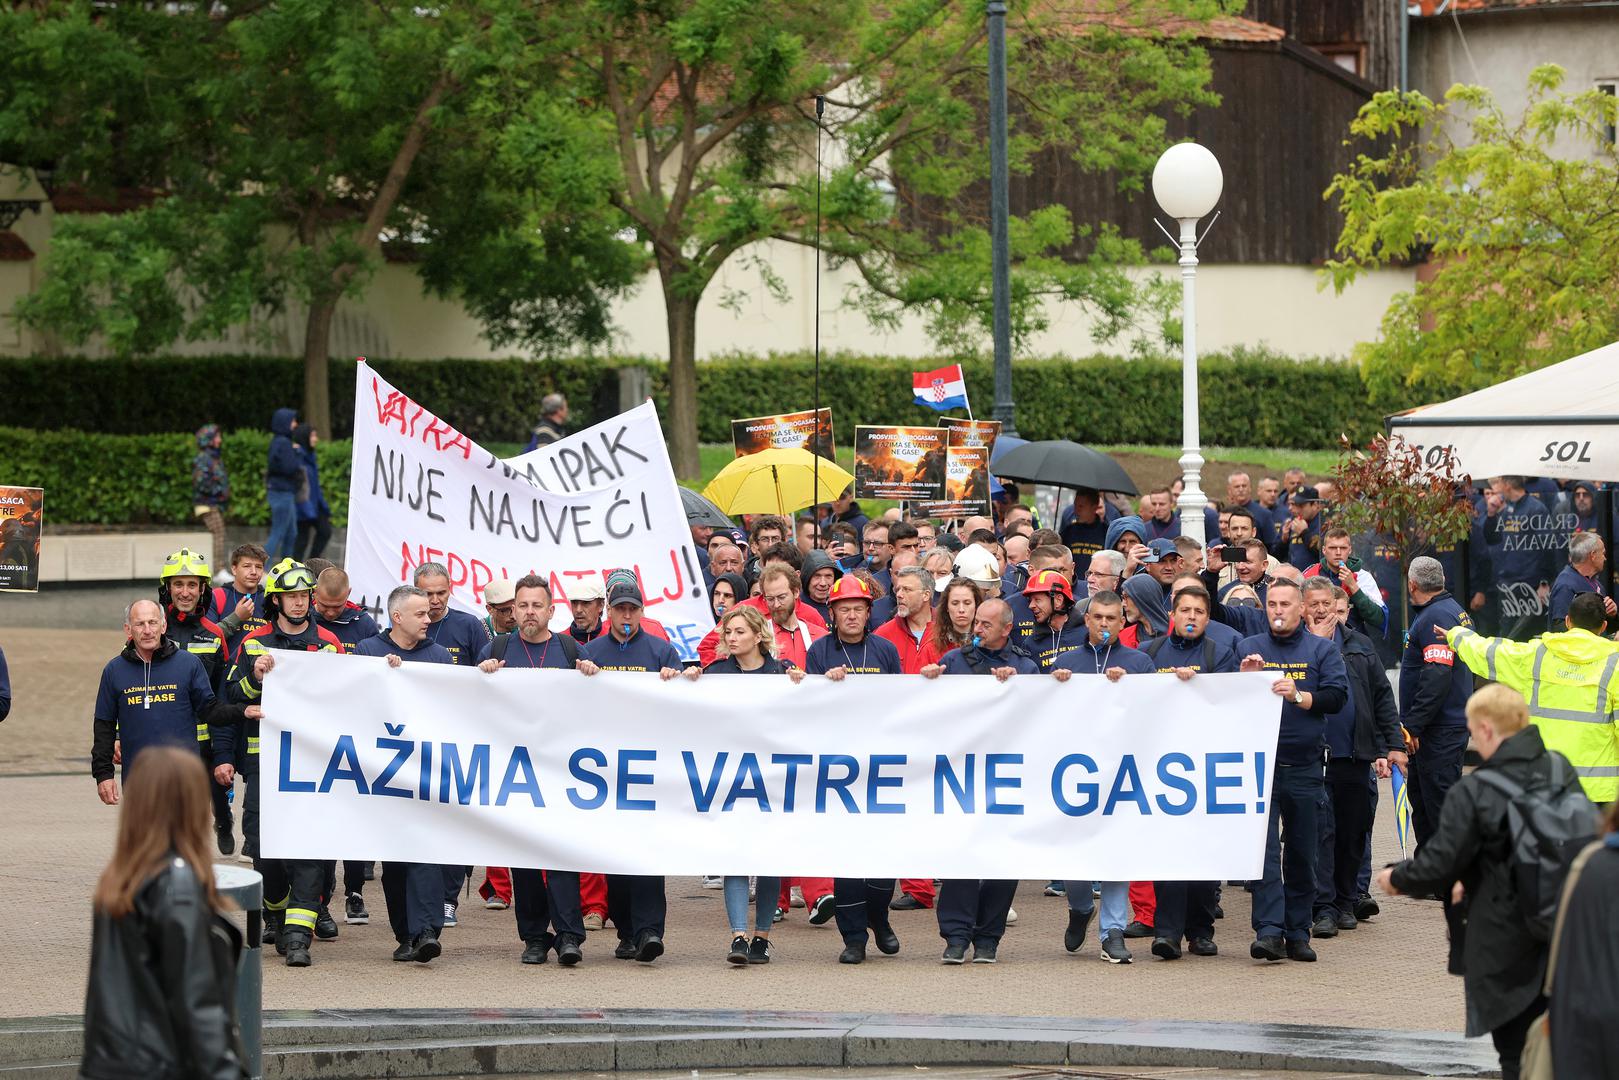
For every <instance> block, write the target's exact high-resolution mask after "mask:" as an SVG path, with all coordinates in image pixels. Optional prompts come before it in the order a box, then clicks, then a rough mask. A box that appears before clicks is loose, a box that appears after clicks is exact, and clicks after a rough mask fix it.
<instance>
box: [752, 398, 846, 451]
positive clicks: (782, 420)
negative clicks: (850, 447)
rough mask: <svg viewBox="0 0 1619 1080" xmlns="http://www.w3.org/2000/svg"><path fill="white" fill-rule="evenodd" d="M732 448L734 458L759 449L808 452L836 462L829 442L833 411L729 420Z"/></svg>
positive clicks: (811, 411) (823, 410)
mask: <svg viewBox="0 0 1619 1080" xmlns="http://www.w3.org/2000/svg"><path fill="white" fill-rule="evenodd" d="M731 445H732V447H733V448H734V449H735V450H736V456H737V457H746V456H747V455H749V454H757V453H759V452H760V451H761V450H797V449H804V450H808V451H809V452H810V453H812V454H818V455H820V456H821V457H824V458H826V459H827V460H828V461H835V460H837V459H836V457H835V456H834V450H833V443H832V410H831V409H821V410H819V415H817V410H815V409H805V410H803V411H802V412H790V413H778V414H776V415H775V416H753V417H749V418H747V419H745V420H732V421H731Z"/></svg>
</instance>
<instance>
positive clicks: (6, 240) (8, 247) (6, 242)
mask: <svg viewBox="0 0 1619 1080" xmlns="http://www.w3.org/2000/svg"><path fill="white" fill-rule="evenodd" d="M33 257H34V249H33V248H31V247H29V246H28V241H26V240H24V239H23V238H22V237H20V236H18V235H17V234H16V233H14V232H10V231H7V232H0V262H27V261H28V260H29V259H32V258H33Z"/></svg>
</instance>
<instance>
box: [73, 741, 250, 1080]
mask: <svg viewBox="0 0 1619 1080" xmlns="http://www.w3.org/2000/svg"><path fill="white" fill-rule="evenodd" d="M208 783H209V778H208V774H207V773H206V772H205V771H204V769H203V766H202V762H201V761H200V760H198V758H197V755H196V752H195V751H190V752H188V751H185V750H181V749H179V748H176V747H151V748H149V749H147V750H146V751H144V752H143V753H142V754H141V756H140V760H139V761H138V762H136V763H135V765H134V767H133V768H132V769H131V770H130V773H129V780H128V783H127V784H126V785H125V787H124V798H123V806H122V813H121V814H120V816H119V819H118V839H117V842H116V845H115V846H114V848H113V854H112V861H111V862H109V863H108V864H107V868H106V869H105V870H104V871H102V874H101V880H100V881H99V882H98V883H97V885H96V892H95V928H94V936H93V938H92V940H91V946H90V985H89V988H88V990H87V991H86V993H85V1002H84V1058H83V1060H82V1061H81V1062H80V1065H79V1074H80V1075H81V1076H85V1077H90V1078H93V1080H100V1078H112V1077H141V1078H143V1080H156V1078H158V1077H169V1076H187V1077H210V1078H213V1080H236V1078H239V1077H244V1076H246V1075H247V1074H248V1073H247V1068H246V1066H245V1065H244V1060H245V1055H244V1053H243V1051H242V1045H241V1034H240V1032H239V1030H238V1029H237V1026H236V963H237V960H238V958H239V957H240V956H241V952H242V934H241V932H240V931H239V930H237V929H236V927H235V926H234V925H232V924H231V922H230V920H228V919H226V918H225V917H224V915H223V914H222V912H224V911H225V910H226V904H225V901H224V900H223V899H222V898H221V897H220V895H219V893H218V891H217V890H215V888H214V877H213V860H212V856H211V853H212V850H213V804H212V803H211V802H210V800H209V791H208Z"/></svg>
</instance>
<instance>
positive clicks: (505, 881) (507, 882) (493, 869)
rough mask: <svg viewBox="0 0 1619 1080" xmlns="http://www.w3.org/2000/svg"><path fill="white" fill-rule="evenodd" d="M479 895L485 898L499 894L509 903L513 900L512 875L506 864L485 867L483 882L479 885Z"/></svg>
mask: <svg viewBox="0 0 1619 1080" xmlns="http://www.w3.org/2000/svg"><path fill="white" fill-rule="evenodd" d="M478 895H479V896H481V897H483V898H484V899H485V900H487V899H489V897H491V896H498V897H500V898H501V899H502V900H504V901H506V903H507V904H508V905H510V904H511V902H512V875H511V871H510V870H508V869H506V868H505V867H504V866H486V867H484V875H483V884H482V885H479V886H478Z"/></svg>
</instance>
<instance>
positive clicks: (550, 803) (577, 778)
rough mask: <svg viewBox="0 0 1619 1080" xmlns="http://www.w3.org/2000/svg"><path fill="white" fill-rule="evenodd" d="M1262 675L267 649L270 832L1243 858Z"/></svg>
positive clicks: (590, 862) (1002, 866)
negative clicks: (589, 661) (859, 668)
mask: <svg viewBox="0 0 1619 1080" xmlns="http://www.w3.org/2000/svg"><path fill="white" fill-rule="evenodd" d="M1273 679H1274V677H1273V676H1272V675H1270V674H1264V673H1252V674H1230V675H1205V676H1199V677H1197V678H1194V679H1192V680H1191V681H1190V682H1186V683H1182V682H1180V681H1179V680H1177V679H1176V678H1175V677H1174V676H1173V675H1129V676H1126V677H1125V678H1123V679H1121V680H1120V681H1119V682H1118V683H1110V682H1108V681H1107V680H1106V679H1105V678H1104V677H1102V676H1099V675H1076V676H1074V677H1073V678H1072V679H1070V680H1069V681H1068V682H1067V683H1059V682H1057V681H1056V680H1055V679H1052V678H1049V677H1047V676H1042V675H1032V676H1031V675H1021V676H1014V677H1013V678H1011V679H1009V680H1008V681H1007V682H1005V683H1000V682H997V681H996V680H995V679H993V678H991V677H989V676H978V677H975V676H943V677H941V678H939V679H938V680H937V681H927V680H924V679H923V678H922V677H921V676H917V675H864V676H857V677H852V678H849V679H846V680H844V681H842V682H832V681H831V680H829V679H825V678H821V677H814V676H812V677H809V678H806V679H804V680H803V681H802V682H801V683H800V684H798V685H794V684H793V683H792V682H791V681H790V680H789V679H788V678H787V677H786V676H753V677H745V676H731V675H705V676H702V677H701V678H699V679H697V680H696V681H695V682H691V681H687V680H685V679H676V680H674V681H671V682H660V681H659V679H658V676H657V675H654V674H639V673H635V674H630V673H615V672H601V673H599V674H597V675H594V676H589V677H587V676H584V675H581V674H579V673H578V672H574V671H550V670H545V671H542V670H533V669H506V670H502V671H499V672H496V673H494V674H492V675H490V674H485V673H483V672H481V671H479V670H477V669H475V668H460V667H450V666H440V665H434V664H404V665H402V666H401V667H399V668H397V669H390V668H388V666H387V665H386V662H385V661H383V660H380V659H371V658H367V657H358V656H342V655H336V654H309V653H278V654H277V656H276V666H275V669H274V670H273V671H272V672H270V674H269V675H268V677H267V678H266V679H265V689H264V711H265V716H264V721H263V738H262V739H261V741H260V746H261V747H262V756H261V758H260V762H261V765H260V768H261V777H262V782H263V784H264V787H263V789H262V793H261V796H260V800H261V806H262V815H263V816H262V819H261V830H262V837H263V850H264V854H265V855H266V856H267V857H270V858H306V859H345V858H347V859H387V860H398V861H412V862H437V863H452V864H454V863H459V864H479V865H495V866H532V867H542V868H547V869H559V870H581V871H597V872H603V873H642V874H771V875H774V874H782V875H791V874H801V875H811V876H840V875H841V876H850V877H862V876H863V877H892V876H896V875H897V876H902V877H960V878H1048V879H1050V878H1071V879H1090V878H1095V879H1105V880H1154V879H1176V878H1186V879H1197V880H1209V879H1226V878H1241V879H1248V878H1256V877H1258V876H1260V872H1261V863H1262V858H1263V851H1264V839H1265V826H1266V821H1267V815H1266V811H1267V806H1268V804H1269V800H1270V798H1271V769H1272V767H1273V765H1274V760H1275V747H1276V734H1277V728H1278V724H1279V719H1280V712H1281V705H1280V699H1278V698H1277V697H1276V696H1275V695H1274V694H1272V693H1271V692H1270V684H1271V682H1272V681H1273Z"/></svg>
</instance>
